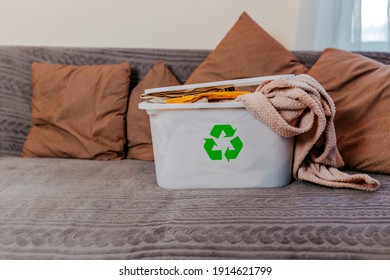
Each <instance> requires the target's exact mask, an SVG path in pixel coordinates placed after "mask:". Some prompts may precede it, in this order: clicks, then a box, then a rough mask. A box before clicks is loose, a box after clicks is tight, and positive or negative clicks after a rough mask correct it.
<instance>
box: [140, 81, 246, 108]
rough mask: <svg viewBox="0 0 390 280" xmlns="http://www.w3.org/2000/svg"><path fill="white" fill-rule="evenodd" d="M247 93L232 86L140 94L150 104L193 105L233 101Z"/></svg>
mask: <svg viewBox="0 0 390 280" xmlns="http://www.w3.org/2000/svg"><path fill="white" fill-rule="evenodd" d="M247 93H250V92H249V91H239V90H238V88H237V87H235V86H234V85H225V86H208V87H195V88H187V89H173V90H172V89H171V90H164V91H156V92H152V93H149V94H142V95H141V98H142V99H143V100H145V101H147V102H150V103H168V104H169V103H195V102H215V101H222V100H234V99H235V98H236V97H238V96H239V95H242V94H247Z"/></svg>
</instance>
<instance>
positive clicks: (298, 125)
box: [236, 74, 380, 191]
mask: <svg viewBox="0 0 390 280" xmlns="http://www.w3.org/2000/svg"><path fill="white" fill-rule="evenodd" d="M236 101H240V102H243V103H244V104H245V108H246V109H247V110H248V111H250V112H251V113H252V114H253V115H254V116H256V117H257V118H258V119H260V120H261V121H262V122H264V123H265V124H267V125H268V126H269V127H271V128H272V129H273V130H275V131H276V132H277V133H278V134H279V135H281V136H283V137H294V136H295V137H296V138H295V148H294V161H293V170H292V172H293V177H294V179H299V180H305V181H309V182H313V183H316V184H319V185H323V186H328V187H335V188H353V189H359V190H368V191H373V190H376V189H378V188H379V186H380V184H379V182H378V181H377V180H375V179H373V178H371V177H370V176H368V175H366V174H353V175H350V174H347V173H344V172H342V171H340V170H338V168H341V167H343V166H344V162H343V159H342V157H341V155H340V153H339V151H338V149H337V141H336V131H335V127H334V123H333V119H334V116H335V113H336V107H335V105H334V103H333V100H332V99H331V97H330V96H329V95H328V93H327V92H326V91H325V89H324V88H323V87H322V86H321V85H320V84H319V83H318V82H317V81H316V80H315V79H313V78H312V77H310V76H309V75H305V74H304V75H298V76H295V77H294V78H281V79H277V80H273V81H267V82H264V83H263V84H261V85H260V86H259V87H258V88H257V89H256V91H255V92H254V93H251V94H246V95H242V96H239V97H237V99H236Z"/></svg>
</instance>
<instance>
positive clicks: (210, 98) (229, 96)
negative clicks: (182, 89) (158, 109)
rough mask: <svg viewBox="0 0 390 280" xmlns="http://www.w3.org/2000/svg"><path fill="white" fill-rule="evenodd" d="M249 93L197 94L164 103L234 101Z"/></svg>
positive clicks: (171, 99)
mask: <svg viewBox="0 0 390 280" xmlns="http://www.w3.org/2000/svg"><path fill="white" fill-rule="evenodd" d="M248 93H250V92H249V91H222V92H214V91H213V92H205V93H199V94H191V95H186V96H182V97H176V98H170V99H168V100H166V101H165V103H168V104H169V103H195V102H197V101H198V100H201V99H202V100H204V98H206V100H207V102H208V101H220V100H234V99H235V98H237V96H240V95H243V94H248Z"/></svg>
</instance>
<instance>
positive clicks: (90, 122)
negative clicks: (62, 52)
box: [21, 62, 130, 160]
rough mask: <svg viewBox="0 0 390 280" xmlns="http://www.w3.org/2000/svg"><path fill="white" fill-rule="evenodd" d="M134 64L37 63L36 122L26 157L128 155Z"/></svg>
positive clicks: (109, 157) (34, 79) (34, 86)
mask: <svg viewBox="0 0 390 280" xmlns="http://www.w3.org/2000/svg"><path fill="white" fill-rule="evenodd" d="M129 83H130V65H129V63H127V62H125V63H121V64H114V65H89V66H74V65H60V64H48V63H36V62H35V63H33V64H32V92H33V94H32V112H31V118H32V127H31V128H30V131H29V134H28V136H27V140H26V142H25V144H24V147H23V151H22V154H21V155H22V156H24V157H60V158H80V159H98V160H113V159H121V158H123V157H124V153H123V148H124V145H125V122H124V121H125V113H126V105H127V97H128V91H129Z"/></svg>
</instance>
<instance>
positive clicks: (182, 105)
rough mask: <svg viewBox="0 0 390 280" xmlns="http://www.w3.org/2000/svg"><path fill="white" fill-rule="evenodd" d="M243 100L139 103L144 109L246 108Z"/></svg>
mask: <svg viewBox="0 0 390 280" xmlns="http://www.w3.org/2000/svg"><path fill="white" fill-rule="evenodd" d="M244 107H245V106H244V103H243V102H236V101H230V102H210V103H172V104H160V103H149V102H146V101H143V102H141V103H139V104H138V108H139V109H143V110H175V109H223V108H244Z"/></svg>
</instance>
